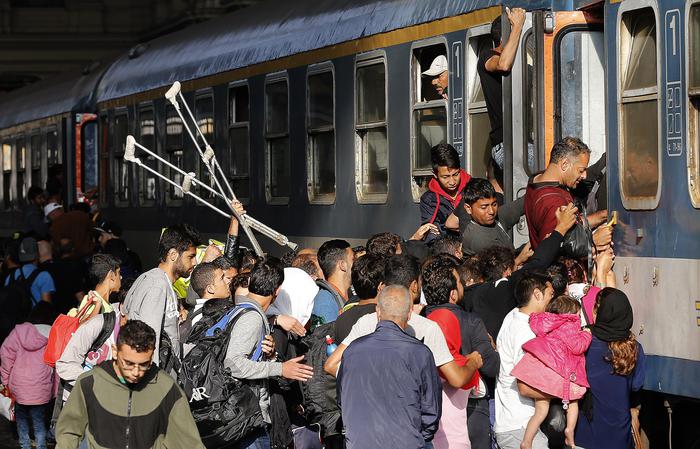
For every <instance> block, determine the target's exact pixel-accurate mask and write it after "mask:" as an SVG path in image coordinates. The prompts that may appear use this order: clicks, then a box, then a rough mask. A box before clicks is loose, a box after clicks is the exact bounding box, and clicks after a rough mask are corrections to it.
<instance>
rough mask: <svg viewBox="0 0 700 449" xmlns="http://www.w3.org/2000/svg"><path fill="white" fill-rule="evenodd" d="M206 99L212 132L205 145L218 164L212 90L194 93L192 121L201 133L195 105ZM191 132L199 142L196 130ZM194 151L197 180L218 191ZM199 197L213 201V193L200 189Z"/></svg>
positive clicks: (198, 204) (219, 153) (201, 205)
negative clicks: (209, 106) (210, 150)
mask: <svg viewBox="0 0 700 449" xmlns="http://www.w3.org/2000/svg"><path fill="white" fill-rule="evenodd" d="M208 99H211V120H212V121H211V126H212V130H211V137H210V138H208V140H207V143H208V144H209V146H211V147H212V148H213V149H214V154H215V155H216V159H217V161H218V162H220V158H221V156H222V153H221V151H217V150H216V97H215V95H214V89H213V88H211V87H207V88H205V89H200V90H198V91H196V92H195V94H194V108H193V110H192V114H193V115H194V120H195V123H196V125H197V128H199V130H200V131H201V130H202V129H201V128H200V124H199V120H200V117H199V113H198V110H197V103H198V102H200V101H203V100H208ZM185 119H186V120H187V118H185ZM192 131H193V132H195V137H196V138H197V141H198V142H199V140H200V139H201V138H200V137H199V133H198V132H197V130H196V129H193V130H192ZM202 134H205V135H206V133H204V132H203V131H202ZM193 145H194V144H193ZM200 148H201V147H200ZM194 150H195V151H194V153H193V155H194V167H195V168H194V170H193V171H194V173H195V174H196V178H197V179H198V180H200V181H201V182H203V183H205V184H206V185H208V186H210V187H212V188H213V189H214V190H215V191H218V187H216V184H214V185H213V186H212V185H211V181H212V179H211V175H210V174H209V170H208V169H207V167H206V166H205V165H204V163H203V162H202V157H201V156H200V154H199V151H197V148H194ZM204 151H206V148H202V153H204ZM212 168H214V167H212ZM217 179H218V178H217ZM222 187H223V186H222ZM199 196H200V197H202V198H205V199H214V198H215V196H214V194H213V193H211V192H209V191H206V190H203V189H200V192H199ZM196 205H197V206H198V207H206V206H204V205H203V204H201V203H199V202H197V203H196Z"/></svg>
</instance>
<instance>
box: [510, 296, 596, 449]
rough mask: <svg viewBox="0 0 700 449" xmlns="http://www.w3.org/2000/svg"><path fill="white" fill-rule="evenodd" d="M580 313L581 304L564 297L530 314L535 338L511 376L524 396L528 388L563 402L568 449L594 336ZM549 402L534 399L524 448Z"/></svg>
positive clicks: (529, 343) (529, 441)
mask: <svg viewBox="0 0 700 449" xmlns="http://www.w3.org/2000/svg"><path fill="white" fill-rule="evenodd" d="M580 311H581V305H580V304H579V302H578V301H576V300H575V299H573V298H571V297H569V296H565V295H562V296H559V297H557V298H555V299H553V300H552V301H551V302H550V303H549V305H548V306H547V309H546V312H543V313H533V314H532V315H530V328H531V329H532V331H533V332H534V333H535V338H533V339H532V340H530V341H528V342H526V343H525V344H524V345H523V351H525V355H524V356H523V358H522V359H521V360H520V362H518V364H517V365H515V368H513V371H512V373H511V374H512V375H513V376H515V377H516V378H517V379H518V388H519V390H520V392H521V394H523V395H525V396H528V394H527V392H528V391H529V390H528V389H534V390H537V391H538V392H541V393H545V395H549V396H552V397H557V398H561V399H562V402H563V404H564V408H565V409H566V410H567V413H566V428H565V430H564V435H565V442H566V445H567V446H569V447H571V446H574V427H575V426H576V420H577V419H578V403H577V400H578V399H580V398H581V397H582V396H583V394H584V393H585V392H586V388H587V387H588V381H587V378H586V361H585V358H584V353H585V352H586V350H587V349H588V346H589V345H590V344H591V333H590V332H588V331H587V330H582V329H581V319H580V316H579V313H580ZM530 391H531V390H530ZM534 396H536V397H541V396H542V395H541V394H534ZM549 401H550V399H535V414H534V415H533V416H532V418H530V420H529V421H528V423H527V427H526V428H525V436H524V438H523V442H522V444H521V446H520V447H521V449H530V448H531V447H532V441H533V439H534V437H535V434H536V433H537V429H539V427H540V425H541V424H542V422H544V420H545V418H546V417H547V413H548V412H549Z"/></svg>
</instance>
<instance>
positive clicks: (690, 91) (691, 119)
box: [685, 1, 700, 209]
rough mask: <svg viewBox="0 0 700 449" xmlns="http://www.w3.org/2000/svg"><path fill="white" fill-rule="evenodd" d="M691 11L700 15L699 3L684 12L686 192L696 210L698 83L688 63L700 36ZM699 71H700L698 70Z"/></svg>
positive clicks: (699, 181) (699, 183) (699, 202)
mask: <svg viewBox="0 0 700 449" xmlns="http://www.w3.org/2000/svg"><path fill="white" fill-rule="evenodd" d="M693 9H697V10H698V13H700V1H694V2H691V3H689V4H688V5H687V8H686V10H685V30H686V32H685V39H686V41H685V42H686V45H685V62H686V64H685V79H686V89H687V92H686V100H687V102H688V104H687V111H688V127H687V128H688V131H687V133H688V134H687V139H688V145H687V148H688V152H687V153H688V154H687V156H686V157H687V164H688V192H689V194H690V200H691V203H692V204H693V207H694V208H696V209H699V208H700V161H699V160H698V158H699V157H700V83H698V85H697V86H694V85H692V81H691V75H692V73H691V71H690V65H691V64H690V61H692V60H693V59H692V57H693V56H695V57H700V55H693V52H692V51H691V47H692V42H693V36H694V32H695V33H699V34H700V26H698V27H697V29H695V30H694V29H693V27H692V24H691V22H690V17H691V12H692V10H693ZM699 71H700V69H699Z"/></svg>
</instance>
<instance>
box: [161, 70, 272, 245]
mask: <svg viewBox="0 0 700 449" xmlns="http://www.w3.org/2000/svg"><path fill="white" fill-rule="evenodd" d="M178 95H180V98H181V99H182V102H183V103H184V105H185V109H187V112H188V113H189V115H190V118H191V119H192V122H193V124H194V125H195V128H196V129H197V132H198V133H199V135H200V136H201V138H202V141H203V142H204V145H205V147H206V151H205V152H202V149H201V148H200V147H199V143H198V142H197V138H196V137H195V136H194V134H193V133H192V130H191V129H190V127H189V126H187V121H186V120H185V117H183V115H182V111H181V110H180V103H179V102H178V101H177V96H178ZM165 98H166V99H167V100H168V101H170V103H171V104H172V105H173V107H174V108H175V112H177V115H178V116H180V120H182V124H183V126H184V127H185V129H187V134H189V136H190V138H191V139H192V142H193V143H194V146H195V148H197V152H198V153H199V156H200V157H201V158H202V162H204V165H205V166H206V167H207V169H208V170H209V175H210V176H211V177H212V179H213V180H214V183H215V184H216V187H217V188H218V189H219V192H221V195H222V196H223V197H226V195H225V194H224V189H223V188H222V187H221V183H219V179H218V178H217V177H216V174H215V173H214V170H212V167H211V165H210V162H211V161H212V160H214V163H215V164H216V166H217V167H218V163H216V155H215V154H214V149H213V148H212V147H211V146H210V145H209V142H207V140H206V138H205V137H204V134H202V131H201V130H200V129H199V126H197V121H196V120H195V118H194V116H193V115H192V111H190V108H189V106H188V105H187V102H186V101H185V99H184V97H182V93H181V92H180V82H179V81H175V83H173V85H172V86H171V87H170V89H168V91H167V92H166V93H165ZM219 171H220V172H221V175H222V177H223V179H224V182H225V183H226V186H227V187H228V189H229V192H230V193H231V198H232V200H234V201H237V198H236V195H235V194H234V193H233V190H231V186H230V185H229V184H228V181H227V180H226V176H223V171H222V170H221V167H219ZM226 203H227V204H228V206H229V209H231V212H233V214H234V215H235V216H236V218H237V219H238V222H239V223H240V224H241V227H243V231H244V232H245V233H246V235H247V236H248V239H249V240H250V243H251V245H253V249H254V250H255V253H256V254H257V255H258V256H262V255H263V251H262V248H261V247H260V244H259V243H258V241H257V239H256V238H255V235H253V232H252V231H251V230H250V227H249V225H248V222H247V221H246V219H245V218H244V217H241V216H240V215H239V214H238V212H236V210H235V209H234V208H233V207H232V206H231V205H230V204H229V201H226Z"/></svg>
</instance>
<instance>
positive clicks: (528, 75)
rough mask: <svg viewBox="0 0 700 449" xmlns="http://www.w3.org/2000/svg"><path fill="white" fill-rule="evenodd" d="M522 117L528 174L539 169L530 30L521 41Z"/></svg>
mask: <svg viewBox="0 0 700 449" xmlns="http://www.w3.org/2000/svg"><path fill="white" fill-rule="evenodd" d="M523 50H524V51H523V53H522V54H523V59H524V60H523V70H524V71H525V73H524V74H523V101H524V103H523V112H524V115H525V117H523V123H524V124H525V128H524V142H523V149H524V150H525V154H524V155H523V161H525V167H524V168H525V172H526V173H527V174H528V176H531V175H534V174H535V173H537V172H538V171H539V170H540V163H539V161H538V160H537V157H536V155H535V153H536V151H535V149H536V148H540V145H539V139H538V138H539V136H538V126H537V123H538V116H539V101H538V95H537V92H538V89H537V67H536V64H537V59H536V56H535V34H534V33H532V32H530V33H528V35H527V36H526V37H525V39H524V43H523Z"/></svg>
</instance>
